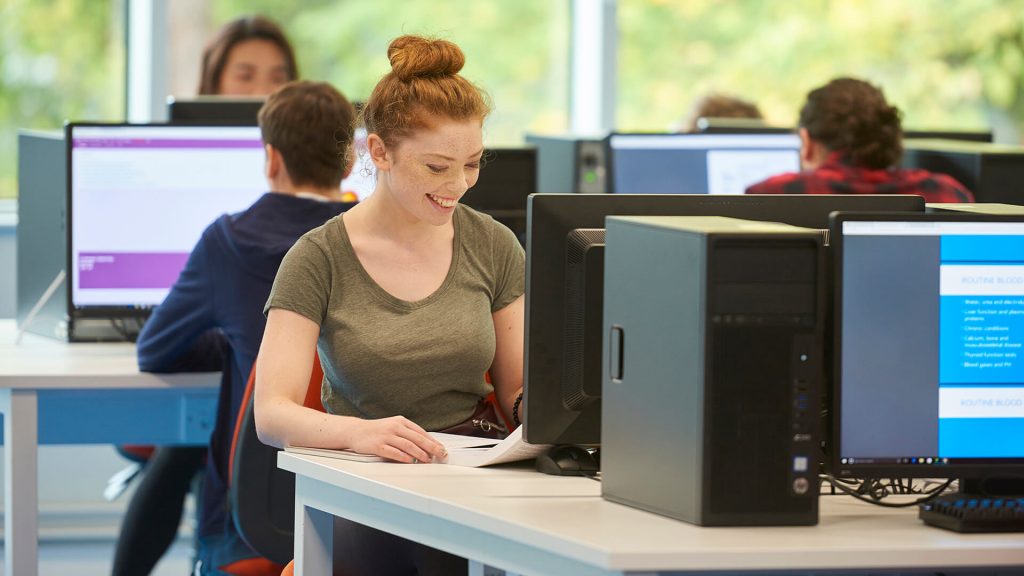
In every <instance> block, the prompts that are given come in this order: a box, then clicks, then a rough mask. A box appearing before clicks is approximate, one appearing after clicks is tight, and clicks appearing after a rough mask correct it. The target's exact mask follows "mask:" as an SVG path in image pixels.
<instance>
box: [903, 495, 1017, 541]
mask: <svg viewBox="0 0 1024 576" xmlns="http://www.w3.org/2000/svg"><path fill="white" fill-rule="evenodd" d="M917 516H918V518H920V519H921V520H922V521H923V522H924V523H925V524H930V525H932V526H938V527H939V528H945V529H946V530H954V531H956V532H1024V496H1006V497H1002V498H984V497H979V496H973V495H971V494H960V493H953V494H943V495H942V496H939V497H938V498H935V499H934V500H931V501H929V502H925V503H924V504H921V506H920V507H919V509H918V514H917Z"/></svg>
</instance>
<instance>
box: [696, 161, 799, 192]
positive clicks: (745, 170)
mask: <svg viewBox="0 0 1024 576" xmlns="http://www.w3.org/2000/svg"><path fill="white" fill-rule="evenodd" d="M799 171H800V156H799V154H797V153H795V152H794V151H792V150H708V194H743V193H744V192H746V190H747V187H749V186H751V185H753V184H757V183H758V182H760V181H762V180H764V179H766V178H769V177H771V176H777V175H779V174H782V173H785V172H799Z"/></svg>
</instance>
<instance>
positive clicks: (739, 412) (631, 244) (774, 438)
mask: <svg viewBox="0 0 1024 576" xmlns="http://www.w3.org/2000/svg"><path fill="white" fill-rule="evenodd" d="M823 273H824V271H823V258H822V247H821V237H820V234H819V232H818V231H816V230H811V229H807V228H799V227H795V226H789V225H784V224H776V223H769V222H751V221H744V220H736V219H732V218H721V217H676V216H668V217H618V216H613V217H608V218H607V220H606V248H605V293H604V306H605V307H604V336H603V338H604V354H605V355H606V357H605V361H604V362H603V363H602V364H603V365H604V366H603V368H602V372H603V374H602V379H603V386H602V428H601V477H602V481H601V491H602V495H603V496H604V498H606V499H608V500H611V501H614V502H619V503H622V504H626V505H629V506H633V507H636V508H641V509H644V510H648V511H651V512H655V513H658V514H662V515H665V516H669V517H672V518H676V519H679V520H684V521H686V522H691V523H693V524H698V525H702V526H783V525H810V524H816V523H817V521H818V482H817V479H818V463H819V462H820V460H821V458H820V445H819V428H820V423H819V420H820V413H819V409H820V405H821V402H820V397H821V387H822V378H823V362H822V354H823V330H822V325H823V322H822V316H823V314H824V302H823Z"/></svg>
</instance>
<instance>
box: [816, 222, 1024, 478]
mask: <svg viewBox="0 0 1024 576" xmlns="http://www.w3.org/2000/svg"><path fill="white" fill-rule="evenodd" d="M831 230H832V233H831V234H832V252H833V255H834V257H833V263H834V278H835V297H834V306H835V308H834V318H835V330H834V347H835V355H834V374H833V381H834V382H833V386H834V393H833V398H832V402H833V404H832V406H833V407H832V411H831V412H832V442H831V444H830V446H831V449H830V451H829V452H830V455H829V460H830V462H829V464H830V467H831V469H832V472H833V474H834V475H835V476H840V477H856V478H879V477H884V478H896V477H906V478H913V477H927V478H961V479H965V480H968V481H972V480H973V481H977V480H979V479H986V478H998V477H1000V476H1015V477H1016V478H1017V479H1018V481H1021V480H1024V441H1022V439H1024V355H1022V352H1021V347H1022V345H1024V266H1021V264H1022V262H1024V216H1021V215H1016V216H1014V215H984V214H949V213H946V214H942V213H928V214H838V215H836V216H835V217H834V220H833V224H832V229H831ZM964 484H965V483H963V482H962V483H961V488H962V489H963V488H964ZM1021 488H1024V486H1022V485H1018V489H1021ZM965 491H969V490H965ZM1019 493H1024V490H1022V491H1021V492H1019Z"/></svg>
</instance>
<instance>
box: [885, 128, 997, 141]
mask: <svg viewBox="0 0 1024 576" xmlns="http://www.w3.org/2000/svg"><path fill="white" fill-rule="evenodd" d="M903 139H904V140H959V141H961V142H985V143H989V144H991V143H992V141H993V140H994V135H993V134H992V131H991V130H940V129H931V130H929V129H921V130H915V129H904V130H903Z"/></svg>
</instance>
